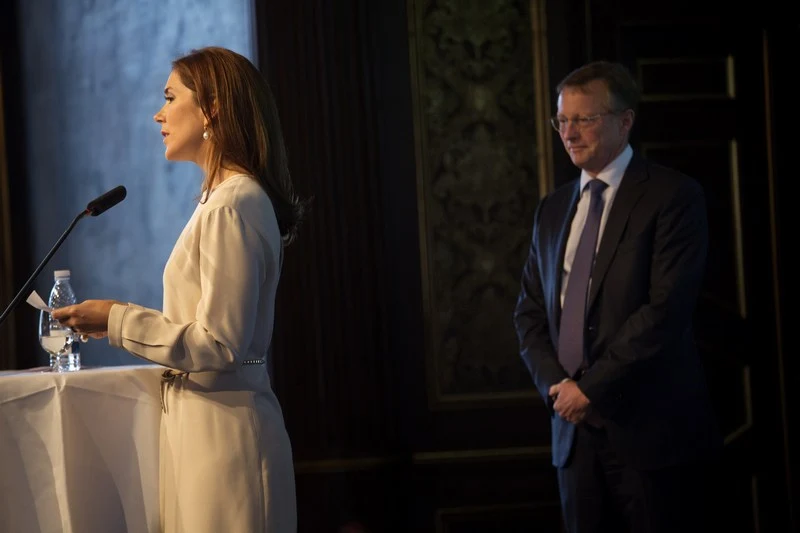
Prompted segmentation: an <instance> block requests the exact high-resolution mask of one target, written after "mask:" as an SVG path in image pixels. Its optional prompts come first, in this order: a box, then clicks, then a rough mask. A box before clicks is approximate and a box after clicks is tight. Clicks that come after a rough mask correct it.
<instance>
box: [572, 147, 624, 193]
mask: <svg viewBox="0 0 800 533" xmlns="http://www.w3.org/2000/svg"><path fill="white" fill-rule="evenodd" d="M632 157H633V149H631V145H630V144H628V145H626V146H625V149H624V150H622V152H621V153H620V154H619V155H618V156H617V157H616V159H614V160H613V161H612V162H611V163H609V164H608V165H607V166H606V168H604V169H603V170H601V171H600V172H599V173H598V174H597V178H592V177H591V176H590V175H589V174H588V173H587V172H586V171H585V170H582V171H581V191H583V189H584V188H585V187H586V184H587V183H589V180H590V179H599V180H601V181H603V182H605V183H606V185H608V186H609V187H610V188H612V189H614V190H616V189H618V188H619V184H620V182H621V181H622V176H623V175H624V174H625V169H626V168H628V163H630V162H631V158H632Z"/></svg>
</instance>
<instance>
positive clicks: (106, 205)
mask: <svg viewBox="0 0 800 533" xmlns="http://www.w3.org/2000/svg"><path fill="white" fill-rule="evenodd" d="M127 194H128V191H127V190H126V189H125V187H123V186H122V185H118V186H116V187H114V188H113V189H111V190H110V191H108V192H106V193H103V194H101V195H100V196H98V197H97V198H95V199H94V200H92V201H91V202H89V203H88V205H87V206H86V209H84V210H83V211H81V212H80V214H78V216H76V217H75V219H74V220H73V221H72V224H70V225H69V227H68V228H67V230H66V231H65V232H64V233H63V234H62V235H61V237H59V239H58V240H57V241H56V243H55V244H54V245H53V247H52V248H51V249H50V251H49V252H48V253H47V255H46V256H45V258H44V259H42V262H41V263H39V266H38V267H36V270H34V271H33V274H31V277H30V278H28V281H26V282H25V285H23V286H22V288H21V289H20V290H19V292H18V293H17V295H16V296H14V299H13V300H11V303H10V304H8V307H6V309H5V311H3V314H2V315H0V326H1V325H2V324H3V322H5V320H6V318H7V317H8V315H10V314H11V311H13V310H14V309H16V308H17V306H18V305H19V303H20V302H21V301H22V298H24V297H26V296H27V295H28V291H30V288H31V285H33V282H34V281H36V277H37V276H38V275H39V273H40V272H41V271H42V269H43V268H44V267H45V265H46V264H47V262H48V261H50V258H51V257H53V254H55V253H56V251H57V250H58V249H59V247H60V246H61V243H62V242H64V239H66V238H67V235H69V234H70V233H71V232H72V229H73V228H74V227H75V225H76V224H77V223H78V221H79V220H80V219H82V218H83V217H85V216H86V215H91V216H93V217H96V216H97V215H100V214H102V213H104V212H105V211H107V210H108V209H111V208H112V207H114V206H115V205H117V204H118V203H120V202H121V201H122V200H124V199H125V196H126V195H127Z"/></svg>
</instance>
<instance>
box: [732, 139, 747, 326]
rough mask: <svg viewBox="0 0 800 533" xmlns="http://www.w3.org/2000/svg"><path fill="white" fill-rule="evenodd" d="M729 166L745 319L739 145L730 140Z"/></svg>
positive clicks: (741, 313) (740, 297)
mask: <svg viewBox="0 0 800 533" xmlns="http://www.w3.org/2000/svg"><path fill="white" fill-rule="evenodd" d="M728 150H729V154H730V165H731V204H732V205H731V208H732V209H733V227H734V230H735V231H734V240H735V242H734V246H735V247H736V285H737V289H738V290H737V299H738V301H739V316H741V317H742V318H743V319H745V318H747V294H746V289H745V279H744V241H743V239H744V237H743V236H742V233H743V232H744V227H743V225H742V191H741V180H740V176H739V143H738V142H737V141H736V139H732V140H731V141H730V144H729V148H728Z"/></svg>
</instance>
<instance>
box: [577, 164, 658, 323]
mask: <svg viewBox="0 0 800 533" xmlns="http://www.w3.org/2000/svg"><path fill="white" fill-rule="evenodd" d="M646 180H647V166H646V164H645V161H644V159H643V158H641V157H639V156H637V155H635V154H634V156H633V159H631V162H630V164H629V165H628V168H627V169H626V170H625V175H624V177H623V179H622V183H621V184H620V186H619V190H618V191H617V194H616V196H615V197H614V203H613V204H612V205H611V211H610V212H609V214H608V220H607V221H606V225H605V228H604V229H603V236H602V239H601V241H600V248H599V249H598V251H597V258H596V259H595V263H594V269H593V270H592V284H591V288H590V290H589V301H588V303H587V307H586V309H591V307H592V305H593V304H594V301H595V299H596V298H597V294H598V293H599V292H600V286H601V285H602V284H603V278H604V277H605V275H606V272H607V271H608V267H609V265H610V264H611V259H612V258H613V257H614V252H615V251H616V249H617V244H619V239H620V237H622V232H623V230H624V229H625V226H626V225H627V223H628V217H629V216H630V214H631V211H632V210H633V207H634V206H635V205H636V202H637V201H638V200H639V198H640V197H641V195H642V194H643V193H644V190H645V188H644V187H642V186H641V185H642V183H644V182H645V181H646Z"/></svg>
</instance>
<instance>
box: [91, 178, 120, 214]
mask: <svg viewBox="0 0 800 533" xmlns="http://www.w3.org/2000/svg"><path fill="white" fill-rule="evenodd" d="M127 194H128V191H127V190H126V189H125V187H123V186H122V185H117V186H116V187H114V188H113V189H111V190H110V191H108V192H107V193H104V194H101V195H100V196H98V197H97V198H95V199H94V200H92V201H91V202H89V204H88V205H87V206H86V211H88V212H89V214H90V215H92V216H93V217H96V216H97V215H100V214H102V213H104V212H105V211H106V210H108V209H110V208H112V207H114V206H115V205H117V204H118V203H120V202H121V201H122V200H124V199H125V196H126V195H127Z"/></svg>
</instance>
